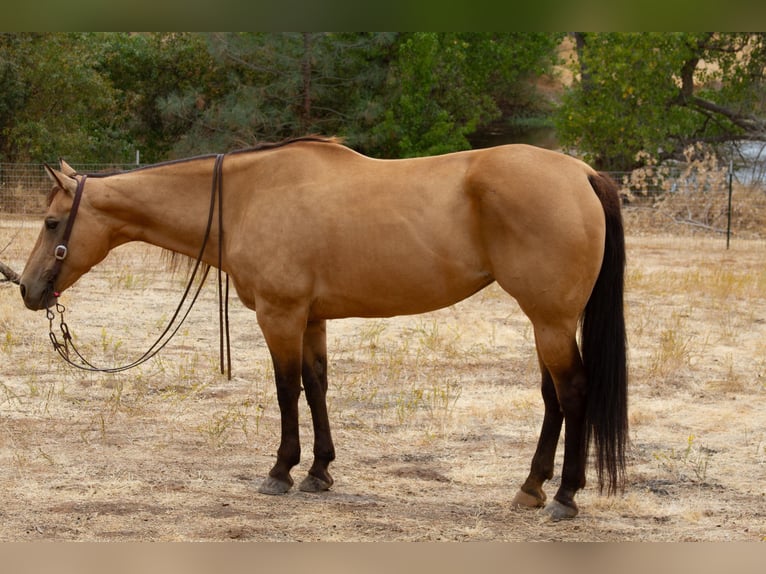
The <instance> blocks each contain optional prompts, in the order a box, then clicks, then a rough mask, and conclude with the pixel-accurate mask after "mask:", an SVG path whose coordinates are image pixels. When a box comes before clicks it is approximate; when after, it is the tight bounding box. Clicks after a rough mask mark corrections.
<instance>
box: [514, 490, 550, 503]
mask: <svg viewBox="0 0 766 574" xmlns="http://www.w3.org/2000/svg"><path fill="white" fill-rule="evenodd" d="M541 494H542V497H539V496H535V495H533V494H529V493H528V492H524V491H523V490H521V489H519V491H518V492H517V493H516V496H514V497H513V501H512V502H511V505H513V507H514V508H541V507H542V506H545V493H544V492H543V493H541Z"/></svg>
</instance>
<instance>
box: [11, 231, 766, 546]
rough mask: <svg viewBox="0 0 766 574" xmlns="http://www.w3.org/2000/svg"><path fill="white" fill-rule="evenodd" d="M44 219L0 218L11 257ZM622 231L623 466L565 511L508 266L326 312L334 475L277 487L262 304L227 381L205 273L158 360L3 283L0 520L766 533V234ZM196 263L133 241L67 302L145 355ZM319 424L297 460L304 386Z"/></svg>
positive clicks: (184, 528) (290, 532)
mask: <svg viewBox="0 0 766 574" xmlns="http://www.w3.org/2000/svg"><path fill="white" fill-rule="evenodd" d="M36 233H37V226H36V225H35V226H31V225H24V226H21V227H19V226H18V224H14V223H11V222H2V225H0V245H6V244H7V243H8V242H11V243H10V246H9V247H8V248H7V249H6V250H5V252H4V253H3V255H2V259H3V261H4V262H5V263H7V264H9V265H10V266H11V267H13V268H15V269H17V270H18V271H21V269H22V268H23V265H24V262H25V259H26V256H27V253H28V251H29V250H30V249H31V247H32V245H33V243H34V238H35V235H36ZM628 254H629V270H628V285H627V301H626V304H627V313H628V329H629V343H630V360H631V390H630V421H631V431H630V437H631V443H632V444H631V450H630V457H629V468H628V485H627V489H626V491H625V493H624V494H622V495H619V496H615V497H605V496H601V495H600V494H599V493H598V490H597V488H595V487H594V486H592V484H593V483H594V482H595V481H594V480H592V477H591V481H590V482H591V484H590V485H589V486H588V487H586V489H585V490H584V491H582V492H581V493H580V494H579V495H578V503H579V505H580V509H581V511H580V515H579V516H578V517H577V518H576V519H574V520H572V521H565V522H559V523H553V522H550V521H548V520H546V519H545V518H544V517H543V516H542V515H541V514H540V513H539V512H537V511H521V510H516V509H513V508H512V507H511V506H510V501H511V499H512V497H513V495H514V493H515V492H516V489H517V488H518V486H519V484H520V483H521V482H522V481H523V480H524V478H525V476H526V473H527V470H528V465H529V462H530V459H531V456H532V453H533V452H534V448H535V444H536V439H537V433H538V430H539V426H540V423H541V421H542V412H543V409H542V400H541V398H540V396H539V391H538V384H539V383H538V380H539V374H538V373H537V367H536V362H535V360H534V347H533V341H532V333H531V328H530V326H529V323H528V321H527V320H526V318H525V317H524V315H523V314H522V313H521V312H520V310H519V309H518V307H517V306H516V304H515V303H514V302H513V301H512V300H511V299H509V298H508V297H507V296H506V295H505V294H504V293H503V292H502V291H501V290H500V289H499V288H497V287H496V286H491V287H490V288H487V289H486V290H484V291H483V292H481V293H479V294H477V295H476V296H474V297H472V298H471V299H469V300H467V301H464V302H462V303H460V304H458V305H456V306H454V307H450V308H447V309H444V310H441V311H438V312H435V313H431V314H427V315H420V316H413V317H401V318H394V319H388V320H362V319H347V320H342V321H335V322H331V323H330V325H329V341H328V343H329V349H330V363H331V366H330V377H331V385H330V386H331V389H330V396H329V408H330V416H331V420H332V423H333V425H334V427H333V428H334V435H335V442H336V449H337V454H338V459H337V461H336V462H335V463H334V464H333V465H332V466H331V471H332V472H333V476H334V477H335V481H336V482H335V485H334V486H333V488H332V489H331V490H330V491H329V492H326V493H322V494H306V493H302V492H298V491H295V492H291V493H289V494H287V495H285V496H282V497H268V496H264V495H260V494H258V493H257V492H256V489H257V486H258V484H259V482H260V480H262V478H263V477H264V476H265V475H266V473H267V472H268V470H269V468H270V467H271V464H272V463H273V461H274V457H275V450H276V447H277V443H278V438H279V417H278V410H277V404H276V397H275V392H274V385H273V380H272V372H271V364H270V360H269V357H268V352H267V349H266V347H265V344H264V342H263V338H262V337H261V334H260V332H259V331H258V328H257V325H256V321H255V315H254V314H253V313H252V312H250V311H248V310H247V309H245V308H244V307H242V306H241V305H240V304H239V302H236V301H234V300H233V301H232V310H231V331H232V337H233V348H232V354H233V371H234V377H233V380H231V381H227V380H226V378H225V377H223V376H221V375H220V373H219V372H218V325H217V307H216V300H217V296H216V293H215V288H214V286H213V283H212V282H210V283H209V284H208V285H207V286H206V288H205V290H204V292H203V296H202V297H201V299H200V301H199V302H198V303H197V307H196V308H195V309H194V311H192V313H191V315H190V317H189V319H188V321H187V323H186V324H185V325H184V326H183V327H182V328H181V330H180V331H179V334H178V336H177V337H176V338H175V339H174V340H173V341H172V342H171V343H170V345H169V346H168V347H167V348H166V349H165V350H164V351H163V352H162V353H161V354H160V355H159V356H158V357H157V358H156V359H154V360H152V361H150V362H148V363H146V364H145V365H143V366H141V367H138V368H136V369H133V370H130V371H126V372H124V373H121V374H114V375H108V374H93V373H88V372H83V371H79V370H77V369H73V368H71V367H69V366H67V365H66V364H64V363H63V362H62V361H61V360H60V359H59V358H58V356H57V355H55V353H54V352H53V350H52V349H51V345H50V342H49V339H48V320H47V319H46V316H45V313H42V312H38V313H32V312H30V311H28V310H26V309H25V308H24V306H23V304H22V302H21V298H20V297H19V294H18V289H17V288H16V287H15V286H12V285H10V284H8V283H6V284H4V285H0V326H1V328H2V331H0V357H2V359H3V361H2V374H1V375H0V496H2V499H3V501H4V504H3V505H2V506H0V540H2V541H34V540H80V541H89V540H90V541H93V540H98V541H146V540H154V541H176V540H181V541H203V540H204V541H219V540H231V539H236V540H257V541H282V540H285V541H287V540H306V541H307V540H312V541H333V540H336V541H337V540H343V541H351V540H353V541H391V540H405V541H415V540H416V541H433V540H454V541H464V540H471V541H550V540H561V541H564V540H566V541H637V540H653V541H700V540H704V541H729V540H737V541H762V540H764V539H766V401H765V400H764V399H765V398H766V242H764V241H763V240H759V239H747V240H745V239H736V238H735V240H734V241H733V242H732V246H731V249H730V250H728V251H727V250H726V249H725V241H724V240H723V239H722V238H720V237H717V236H716V237H708V236H687V237H678V236H668V235H657V234H650V235H639V234H632V235H630V236H629V238H628ZM183 281H184V277H183V276H182V275H181V274H178V275H170V274H169V273H168V272H167V271H166V270H165V267H164V264H163V262H162V260H161V258H160V257H159V250H157V249H156V248H153V247H149V246H145V245H141V244H133V245H128V246H124V247H122V248H119V249H118V250H116V251H115V252H113V253H112V254H111V255H110V256H109V257H108V258H107V260H106V261H105V262H104V263H102V264H101V265H100V266H98V267H97V268H96V269H94V270H93V271H91V272H90V273H89V274H88V275H86V276H85V277H83V278H82V279H81V280H80V282H78V284H77V285H76V286H75V287H73V288H72V289H70V290H69V291H67V292H66V293H65V294H64V296H63V298H62V302H63V303H64V304H65V305H66V307H67V312H66V316H67V322H68V324H69V326H70V328H71V330H72V332H73V334H74V336H75V338H76V341H77V343H78V344H79V346H80V347H81V348H82V349H83V350H84V351H85V352H86V353H87V355H88V358H89V359H90V360H92V361H93V362H96V363H99V364H103V365H107V366H113V365H116V364H123V363H127V362H130V361H131V360H132V359H134V358H135V357H137V356H138V355H140V354H141V353H142V352H143V351H144V350H145V348H146V347H147V346H148V345H149V344H150V343H151V342H152V341H153V339H154V337H156V336H157V335H158V334H159V333H160V332H161V330H162V328H163V327H164V323H165V322H166V321H167V320H168V318H169V316H170V314H171V312H172V311H173V309H174V308H175V305H176V303H177V301H178V298H179V297H180V294H181V291H182V286H183ZM302 424H303V427H302V428H303V434H302V438H303V444H304V461H302V463H301V465H300V466H299V467H298V468H296V469H295V471H294V478H295V479H296V482H297V481H299V480H300V479H301V478H302V477H303V475H304V474H305V472H306V471H307V469H308V465H309V464H310V458H311V457H310V455H311V428H310V422H309V416H308V410H307V409H306V408H305V407H303V411H302ZM562 450H563V449H562V448H560V449H559V451H560V452H559V455H558V463H557V464H558V466H557V468H558V469H559V470H560V464H561V451H562ZM557 482H558V476H556V477H554V479H553V480H552V481H551V484H550V485H549V487H548V492H549V494H553V493H554V492H555V489H556V486H557Z"/></svg>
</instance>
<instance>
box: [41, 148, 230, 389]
mask: <svg viewBox="0 0 766 574" xmlns="http://www.w3.org/2000/svg"><path fill="white" fill-rule="evenodd" d="M224 155H225V154H218V155H217V156H216V158H215V167H214V168H213V184H212V189H211V192H210V210H209V212H208V219H207V226H206V228H205V235H204V237H203V239H202V246H201V248H200V251H199V255H198V256H197V258H196V260H195V263H194V268H193V269H192V272H191V274H190V277H189V280H188V282H187V284H186V289H185V290H184V293H183V295H182V296H181V300H180V302H179V303H178V306H177V307H176V310H175V313H174V314H173V316H172V317H171V319H170V321H169V322H168V325H167V327H166V328H165V330H164V331H163V332H162V333H161V334H160V335H159V337H158V338H157V340H156V341H155V342H154V344H152V346H151V347H149V349H148V350H147V351H146V352H145V353H144V354H143V355H141V357H139V358H138V359H136V360H135V361H133V362H131V363H129V364H126V365H122V366H118V367H97V366H95V365H93V364H92V363H90V362H89V361H88V360H86V359H85V357H83V356H82V354H80V352H79V350H78V349H77V347H76V346H75V344H74V341H73V340H72V335H71V334H70V331H69V326H68V325H67V324H66V322H65V321H64V311H65V310H66V308H65V307H64V306H63V305H62V304H61V303H59V301H58V297H59V295H60V293H58V292H56V291H54V292H53V295H54V297H56V311H58V313H59V316H60V318H61V320H60V322H59V330H60V331H61V334H62V337H63V342H60V341H59V340H58V337H57V336H56V333H55V331H54V325H53V322H54V319H55V317H56V316H55V314H54V312H53V311H52V310H51V309H50V308H49V309H48V310H47V317H48V320H49V323H50V333H49V335H50V340H51V343H52V344H53V348H54V350H55V351H56V352H57V353H58V354H59V355H60V356H61V357H62V358H63V359H64V360H65V361H66V362H67V363H69V364H70V365H72V366H73V367H77V368H78V369H82V370H86V371H98V372H105V373H119V372H122V371H126V370H128V369H132V368H133V367H136V366H138V365H140V364H142V363H145V362H146V361H148V360H149V359H151V358H152V357H154V356H155V355H156V354H157V353H158V352H159V351H160V350H162V349H163V348H164V347H165V346H166V345H167V344H168V343H169V342H170V340H171V339H172V338H173V336H174V335H175V334H176V333H177V332H178V330H179V329H180V328H181V325H182V324H183V323H184V321H185V320H186V318H187V317H188V316H189V312H190V311H191V309H192V307H193V306H194V303H195V302H196V301H197V297H198V296H199V294H200V291H201V290H202V286H203V284H204V283H205V279H207V275H208V272H209V270H210V267H209V266H205V267H204V269H203V271H202V277H201V279H200V281H199V284H198V285H197V288H196V291H195V292H194V294H193V296H192V298H191V300H190V302H189V304H188V307H187V308H186V310H185V311H184V310H183V307H184V304H185V303H186V300H187V299H188V297H189V294H190V293H191V290H192V286H193V284H194V281H195V278H196V276H197V273H198V271H199V269H200V267H201V266H202V258H203V256H204V253H205V248H206V246H207V243H208V239H209V238H210V231H211V229H212V224H213V213H214V212H215V209H216V197H217V205H218V318H219V336H220V340H221V344H220V362H221V373H222V374H223V373H226V374H227V376H228V378H229V379H231V339H230V336H229V275H228V273H227V274H226V282H225V287H224V285H223V271H222V270H221V266H222V263H223V158H224ZM93 177H98V176H93ZM87 179H88V175H83V176H82V177H81V178H80V179H79V181H78V182H77V189H76V190H75V194H74V199H73V202H72V208H71V210H70V212H69V218H68V220H67V224H66V227H65V228H64V235H63V237H62V240H61V243H59V244H58V245H57V246H56V248H55V249H54V253H53V255H54V257H55V258H56V261H55V263H54V265H53V268H52V270H51V276H50V281H49V285H50V288H51V290H52V291H53V289H54V287H53V285H54V282H55V280H56V278H57V277H58V274H59V273H60V272H61V267H62V265H63V263H64V260H65V259H66V258H67V255H68V254H69V239H70V237H71V234H72V227H73V226H74V221H75V219H76V217H77V212H78V209H79V207H80V200H81V198H82V194H83V189H84V187H85V181H86V180H87ZM182 312H183V314H182ZM179 317H180V319H179ZM176 320H178V321H179V322H178V324H176V325H174V324H175V323H176ZM224 340H225V346H226V354H225V357H224ZM70 349H71V350H72V351H73V352H74V354H75V355H76V356H77V358H79V360H80V362H75V361H73V360H72V359H70V356H69V355H70V353H69V352H70ZM224 364H225V365H226V368H224Z"/></svg>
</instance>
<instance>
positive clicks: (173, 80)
mask: <svg viewBox="0 0 766 574" xmlns="http://www.w3.org/2000/svg"><path fill="white" fill-rule="evenodd" d="M96 39H97V41H98V43H99V57H98V61H97V62H96V63H95V68H96V70H97V71H98V72H99V73H100V74H102V75H103V77H104V79H105V80H107V81H109V83H110V85H111V86H112V87H113V89H114V90H115V98H116V100H117V107H118V109H120V110H121V112H122V113H121V114H120V116H119V122H120V130H121V133H122V137H123V138H124V139H126V140H127V141H128V142H130V145H131V146H132V148H133V149H140V151H141V157H142V159H143V161H144V162H156V161H160V160H163V159H167V157H168V155H169V154H170V152H171V150H172V149H173V147H174V146H175V145H176V144H177V142H178V141H179V139H181V138H182V137H183V136H184V135H185V134H186V132H187V131H188V130H189V129H190V128H191V127H192V126H193V124H194V121H195V119H196V118H197V117H199V115H200V114H201V112H202V110H204V109H205V108H206V107H207V106H209V105H210V103H211V102H214V101H215V100H216V99H217V98H218V97H220V96H221V94H223V93H225V92H226V91H227V90H228V89H229V88H230V85H229V82H228V80H227V77H226V75H225V71H223V70H222V69H221V68H220V67H218V66H216V65H215V63H214V61H213V58H212V57H211V55H210V54H209V52H208V49H207V42H206V41H205V38H204V37H203V36H201V35H200V34H192V33H176V32H172V33H152V34H133V33H131V34H128V33H107V34H99V35H97V37H96ZM174 97H182V98H186V100H187V102H188V104H189V106H188V107H189V110H190V111H189V113H187V114H186V115H185V116H173V115H172V114H170V115H168V114H165V110H166V103H167V101H168V100H169V99H172V98H174Z"/></svg>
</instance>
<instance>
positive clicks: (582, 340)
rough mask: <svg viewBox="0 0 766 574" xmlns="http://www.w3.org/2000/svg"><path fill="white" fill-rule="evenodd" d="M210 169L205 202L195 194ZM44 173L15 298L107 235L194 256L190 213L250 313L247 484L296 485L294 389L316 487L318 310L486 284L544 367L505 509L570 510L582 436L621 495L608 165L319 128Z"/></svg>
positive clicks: (48, 291)
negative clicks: (253, 420) (423, 151)
mask: <svg viewBox="0 0 766 574" xmlns="http://www.w3.org/2000/svg"><path fill="white" fill-rule="evenodd" d="M216 170H218V172H220V173H219V177H220V178H221V179H220V181H219V183H218V186H219V187H220V193H221V196H222V202H221V203H219V204H215V202H211V201H210V182H211V177H212V178H213V179H215V177H214V172H216ZM47 171H48V174H49V176H50V178H51V180H52V181H53V187H52V190H51V193H50V194H49V197H48V207H47V213H46V214H45V218H44V224H43V228H42V230H41V232H40V235H39V237H38V239H37V242H36V244H35V245H34V247H33V249H32V251H31V254H30V256H29V259H28V261H27V264H26V266H25V268H24V271H23V273H22V276H21V280H20V289H21V295H22V297H23V300H24V303H25V305H26V307H28V308H29V309H32V310H44V309H49V308H50V307H52V306H53V305H55V304H56V302H57V300H58V299H57V298H58V297H59V296H60V294H61V293H62V292H64V291H65V290H66V289H67V288H68V287H70V286H71V285H72V284H73V283H75V281H77V279H78V278H79V277H81V276H82V275H83V274H84V273H86V272H87V271H88V270H89V269H91V268H92V267H93V266H94V265H96V264H97V263H99V262H100V261H102V260H103V259H104V258H105V257H106V255H107V254H108V253H109V251H110V250H112V249H113V248H115V247H117V246H118V245H121V244H124V243H126V242H130V241H143V242H147V243H149V244H153V245H156V246H159V247H161V248H164V249H166V250H170V252H173V253H176V254H181V255H186V256H189V257H195V256H197V251H198V250H200V241H201V236H202V232H203V229H204V227H205V222H206V221H207V222H208V227H209V228H210V227H211V226H212V231H211V232H210V233H209V238H208V239H209V240H208V241H207V242H206V243H205V244H204V247H203V248H202V250H201V251H200V253H199V258H200V259H201V260H202V261H203V262H204V263H205V264H206V265H209V266H212V267H218V268H219V269H221V270H223V271H224V272H225V273H227V274H228V275H229V277H230V278H231V281H232V284H233V286H234V288H235V290H236V293H237V295H238V297H239V299H240V300H241V301H242V303H243V304H244V305H245V306H246V307H248V308H249V309H251V310H253V311H255V314H256V318H257V323H258V325H259V327H260V329H261V332H262V334H263V337H264V339H265V341H266V344H267V346H268V350H269V353H270V356H271V359H272V363H273V369H274V378H275V382H276V390H277V399H278V404H279V410H280V421H281V438H280V442H279V447H278V449H277V457H276V462H275V463H274V465H273V468H271V470H270V471H269V473H268V476H267V477H266V478H265V479H264V480H263V482H262V483H261V484H260V486H259V488H258V491H259V492H260V493H264V494H272V495H276V494H284V493H286V492H288V491H289V490H290V489H291V488H292V486H293V484H294V482H293V478H292V477H291V474H290V472H291V469H292V468H293V467H294V466H295V465H296V464H298V462H299V460H300V453H301V447H300V442H299V437H298V401H299V398H300V394H301V391H302V390H305V397H306V400H307V402H308V405H309V408H310V412H311V417H312V423H313V431H314V443H313V455H314V458H313V463H312V465H311V467H310V469H309V471H308V475H307V476H306V477H305V478H304V480H303V481H302V482H301V483H300V485H299V488H300V490H302V491H307V492H321V491H325V490H328V489H329V488H330V487H331V486H332V484H333V478H332V476H331V475H330V472H329V470H328V469H329V465H330V463H331V462H332V461H333V460H334V459H335V447H334V444H333V440H332V436H331V429H330V422H329V419H328V412H327V403H326V395H327V389H328V369H327V367H328V365H327V346H326V322H327V321H328V320H332V319H337V318H343V317H392V316H396V315H406V314H416V313H424V312H429V311H432V310H436V309H439V308H443V307H446V306H449V305H452V304H454V303H456V302H458V301H461V300H463V299H465V298H467V297H469V296H471V295H473V294H474V293H476V292H478V291H479V290H481V289H483V288H484V287H486V286H488V285H490V284H491V283H493V282H497V283H498V284H499V285H500V287H502V289H503V290H504V291H505V292H506V293H508V295H510V296H511V297H513V298H514V299H515V300H516V301H517V302H518V304H519V306H520V308H521V309H522V311H523V312H524V313H525V314H526V316H527V317H528V318H529V320H530V321H531V324H532V327H533V332H534V341H535V347H536V352H537V359H538V362H539V366H540V372H541V374H542V382H541V392H542V398H543V404H544V415H543V422H542V428H541V431H540V434H539V439H538V443H537V448H536V450H535V452H534V455H533V457H532V460H531V466H530V470H529V473H528V475H527V478H526V480H525V481H524V482H523V483H522V484H521V486H520V488H519V490H518V492H517V493H516V495H515V496H514V498H513V500H512V501H511V504H512V505H513V507H521V508H540V509H542V512H544V513H546V514H547V515H548V516H549V517H550V518H551V519H553V520H559V519H565V518H573V517H574V516H576V515H577V513H578V506H577V503H576V502H575V495H576V493H577V492H578V491H579V490H580V489H582V488H583V487H584V486H585V483H586V466H587V460H588V456H589V450H590V445H591V443H593V445H594V450H595V456H594V457H593V458H594V459H595V467H596V471H597V477H598V485H599V490H600V492H601V493H602V494H603V491H604V489H605V488H606V490H607V494H608V495H613V494H616V493H618V491H620V490H624V483H625V453H626V448H627V446H626V445H627V435H628V422H627V381H628V377H627V361H626V346H627V342H626V334H625V321H624V312H623V283H624V272H625V243H624V230H623V223H622V215H621V206H620V199H619V196H618V193H617V187H616V184H615V183H614V181H612V180H611V179H610V178H609V177H608V176H607V175H606V174H603V173H601V172H598V171H596V170H594V169H593V168H591V167H590V166H589V165H587V164H586V163H584V162H582V161H580V160H578V159H576V158H574V157H572V156H569V155H566V154H563V153H560V152H556V151H552V150H546V149H541V148H537V147H533V146H528V145H522V144H510V145H503V146H497V147H492V148H486V149H476V150H467V151H459V152H453V153H447V154H443V155H437V156H430V157H417V158H409V159H376V158H371V157H367V156H365V155H363V154H361V153H359V152H357V151H354V150H353V149H351V148H350V147H347V146H346V145H344V144H343V143H342V142H340V141H339V140H337V139H335V138H324V137H318V136H306V137H302V138H294V139H291V140H286V141H282V142H277V143H267V144H261V145H258V146H256V147H252V148H249V149H243V150H237V151H233V152H229V153H227V154H225V155H220V154H219V155H217V156H216V155H202V156H196V157H191V158H186V159H182V160H173V161H167V162H162V163H158V164H154V165H150V166H145V167H139V168H136V169H133V170H129V171H121V172H116V173H113V174H109V175H106V176H100V177H95V176H94V177H90V178H88V179H87V183H86V177H87V174H78V173H76V172H75V170H73V169H72V168H71V167H70V166H68V165H67V164H66V162H64V161H62V162H61V165H60V169H54V168H51V167H47ZM213 185H214V186H215V185H216V184H215V183H214V184H213ZM75 212H76V224H75ZM213 212H216V215H217V217H212V215H213ZM67 228H68V229H67ZM208 231H210V229H209V230H208ZM65 234H66V235H67V238H66V241H63V244H62V240H63V237H64V235H65ZM206 237H207V236H206ZM49 312H50V311H49ZM578 340H579V345H578ZM562 426H564V428H565V433H564V459H563V465H562V470H561V481H560V486H559V488H558V490H557V492H556V494H555V496H554V497H553V499H552V500H550V501H548V500H547V496H546V493H545V492H544V490H543V485H544V483H545V482H546V481H547V480H550V479H551V478H553V472H554V458H555V452H556V448H557V444H558V441H559V437H560V434H561V430H562Z"/></svg>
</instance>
